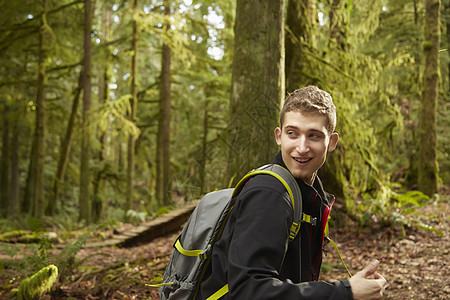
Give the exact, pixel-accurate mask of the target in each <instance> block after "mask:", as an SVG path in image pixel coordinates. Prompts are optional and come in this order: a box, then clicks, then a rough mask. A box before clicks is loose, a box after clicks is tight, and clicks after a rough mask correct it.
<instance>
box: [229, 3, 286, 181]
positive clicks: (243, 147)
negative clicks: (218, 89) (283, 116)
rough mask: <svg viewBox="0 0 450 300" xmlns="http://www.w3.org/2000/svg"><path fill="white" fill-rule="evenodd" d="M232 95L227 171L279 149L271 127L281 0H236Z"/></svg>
mask: <svg viewBox="0 0 450 300" xmlns="http://www.w3.org/2000/svg"><path fill="white" fill-rule="evenodd" d="M234 31H235V40H234V47H235V48H234V59H233V70H232V72H233V74H232V80H231V81H232V83H231V99H230V112H231V123H230V140H229V158H228V163H229V166H228V176H224V178H223V179H224V182H226V181H227V180H228V179H229V178H230V177H231V178H232V177H235V179H238V177H240V176H242V175H243V174H244V173H246V172H247V171H249V170H250V169H252V168H255V167H258V166H260V165H261V164H264V163H268V162H270V161H271V160H272V159H273V157H274V154H275V153H276V152H277V146H276V143H275V140H274V134H273V130H274V128H275V127H276V126H277V125H278V117H279V110H280V105H281V102H282V100H283V98H284V64H285V63H284V0H277V1H275V0H274V1H264V0H238V1H237V5H236V23H235V28H234Z"/></svg>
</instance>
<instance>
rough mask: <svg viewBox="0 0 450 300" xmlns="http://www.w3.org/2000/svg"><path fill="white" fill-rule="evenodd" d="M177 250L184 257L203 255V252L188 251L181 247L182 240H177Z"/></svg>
mask: <svg viewBox="0 0 450 300" xmlns="http://www.w3.org/2000/svg"><path fill="white" fill-rule="evenodd" d="M174 247H175V249H177V250H178V251H179V252H180V253H181V254H183V255H184V256H199V255H200V254H202V252H203V250H186V249H184V248H183V246H181V243H180V240H177V241H176V242H175V245H174Z"/></svg>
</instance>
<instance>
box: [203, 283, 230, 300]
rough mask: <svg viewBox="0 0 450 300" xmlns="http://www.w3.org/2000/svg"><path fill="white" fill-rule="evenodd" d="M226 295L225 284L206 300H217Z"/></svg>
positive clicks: (226, 286)
mask: <svg viewBox="0 0 450 300" xmlns="http://www.w3.org/2000/svg"><path fill="white" fill-rule="evenodd" d="M226 293H228V284H225V285H224V286H223V287H222V288H221V289H220V290H218V291H217V292H215V293H214V294H212V295H211V296H209V297H208V298H207V299H206V300H217V299H220V298H221V297H222V296H224V295H225V294H226Z"/></svg>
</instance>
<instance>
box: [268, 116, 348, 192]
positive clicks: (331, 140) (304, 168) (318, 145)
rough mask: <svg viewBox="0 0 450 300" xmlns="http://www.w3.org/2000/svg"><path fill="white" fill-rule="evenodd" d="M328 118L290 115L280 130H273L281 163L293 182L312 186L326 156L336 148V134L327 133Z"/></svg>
mask: <svg viewBox="0 0 450 300" xmlns="http://www.w3.org/2000/svg"><path fill="white" fill-rule="evenodd" d="M326 128H327V118H326V117H325V116H323V115H321V114H318V113H311V114H309V113H308V114H303V113H301V112H299V111H290V112H287V113H286V114H285V115H284V122H283V127H282V128H279V127H277V128H276V129H275V139H276V141H277V144H278V145H279V146H280V147H281V154H282V156H283V162H284V163H285V165H286V167H287V168H288V169H289V171H290V172H291V173H292V175H294V177H295V178H299V179H302V180H303V181H304V182H305V183H307V184H309V185H312V184H313V182H314V179H315V176H316V173H317V170H318V169H319V168H320V167H321V166H322V165H323V164H324V162H325V160H326V157H327V152H328V151H330V152H331V151H333V150H334V148H336V145H337V141H338V138H339V136H338V134H337V133H332V134H330V133H328V130H327V129H326Z"/></svg>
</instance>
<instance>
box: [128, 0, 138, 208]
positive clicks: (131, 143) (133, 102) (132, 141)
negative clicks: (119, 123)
mask: <svg viewBox="0 0 450 300" xmlns="http://www.w3.org/2000/svg"><path fill="white" fill-rule="evenodd" d="M138 5H139V0H134V4H133V38H132V41H131V49H132V51H133V54H132V55H131V87H130V93H131V98H130V107H131V111H130V114H129V119H130V121H131V122H133V123H136V110H137V101H138V97H137V51H138V48H137V41H138V21H137V17H138ZM135 148H136V137H135V136H134V135H133V134H131V133H130V134H129V136H128V148H127V163H128V164H127V199H126V202H125V212H127V211H128V210H129V209H131V207H132V205H133V193H134V188H133V183H134V164H135V163H134V160H135V157H134V156H135V153H134V151H135Z"/></svg>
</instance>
